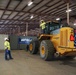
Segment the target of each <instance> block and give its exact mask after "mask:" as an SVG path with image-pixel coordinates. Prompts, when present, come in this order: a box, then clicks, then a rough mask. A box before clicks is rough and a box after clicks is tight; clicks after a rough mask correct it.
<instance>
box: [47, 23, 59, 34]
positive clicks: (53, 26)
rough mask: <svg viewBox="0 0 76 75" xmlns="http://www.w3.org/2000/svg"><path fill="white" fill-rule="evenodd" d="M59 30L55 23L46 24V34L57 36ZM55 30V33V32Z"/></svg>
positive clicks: (57, 24)
mask: <svg viewBox="0 0 76 75" xmlns="http://www.w3.org/2000/svg"><path fill="white" fill-rule="evenodd" d="M57 29H60V24H59V23H56V22H49V23H47V24H46V32H47V33H48V34H58V33H59V30H57ZM55 30H56V31H55Z"/></svg>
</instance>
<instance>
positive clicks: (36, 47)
mask: <svg viewBox="0 0 76 75" xmlns="http://www.w3.org/2000/svg"><path fill="white" fill-rule="evenodd" d="M30 45H32V48H30ZM38 50H39V41H38V40H32V41H31V42H30V44H29V51H30V53H31V54H37V52H38Z"/></svg>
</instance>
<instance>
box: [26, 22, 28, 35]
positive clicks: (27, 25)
mask: <svg viewBox="0 0 76 75" xmlns="http://www.w3.org/2000/svg"><path fill="white" fill-rule="evenodd" d="M26 36H28V23H26Z"/></svg>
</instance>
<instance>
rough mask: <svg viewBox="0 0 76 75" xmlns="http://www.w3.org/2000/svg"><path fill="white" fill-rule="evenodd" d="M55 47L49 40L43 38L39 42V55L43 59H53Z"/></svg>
mask: <svg viewBox="0 0 76 75" xmlns="http://www.w3.org/2000/svg"><path fill="white" fill-rule="evenodd" d="M42 47H44V50H45V52H44V54H42ZM54 53H55V48H54V46H53V43H52V42H51V41H50V40H43V41H42V42H41V44H40V56H41V58H42V59H44V60H45V61H49V60H53V59H54Z"/></svg>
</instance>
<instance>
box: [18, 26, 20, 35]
mask: <svg viewBox="0 0 76 75" xmlns="http://www.w3.org/2000/svg"><path fill="white" fill-rule="evenodd" d="M18 34H20V26H18Z"/></svg>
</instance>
